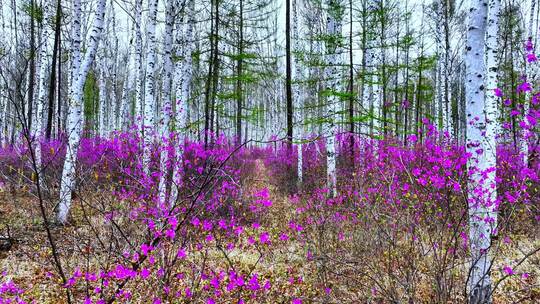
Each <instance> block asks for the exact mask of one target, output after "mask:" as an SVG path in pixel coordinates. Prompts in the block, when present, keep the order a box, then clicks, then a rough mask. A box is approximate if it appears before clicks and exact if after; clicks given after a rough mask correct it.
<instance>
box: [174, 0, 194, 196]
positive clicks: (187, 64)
mask: <svg viewBox="0 0 540 304" xmlns="http://www.w3.org/2000/svg"><path fill="white" fill-rule="evenodd" d="M194 6H195V0H189V2H188V4H187V12H186V15H187V16H188V21H187V27H186V30H185V34H184V37H183V41H184V45H183V48H182V52H181V57H182V58H183V61H178V62H177V63H176V67H175V70H176V73H175V78H176V79H177V80H178V81H176V82H175V86H176V88H175V92H176V94H177V96H176V112H175V126H176V136H177V141H178V142H177V143H176V151H175V154H176V162H175V165H174V167H173V181H174V184H173V187H172V188H171V203H173V204H174V203H175V202H176V199H177V197H178V188H179V187H180V186H181V185H182V177H183V172H182V160H183V153H184V150H183V148H184V136H182V135H181V134H182V132H186V118H187V115H186V113H187V109H188V100H189V95H190V85H191V77H192V73H193V71H192V52H193V44H194V43H193V29H194V26H195V19H194V18H195V17H194V12H195V7H194ZM178 34H182V33H181V32H180V31H178V33H177V41H178V40H180V37H179V35H178Z"/></svg>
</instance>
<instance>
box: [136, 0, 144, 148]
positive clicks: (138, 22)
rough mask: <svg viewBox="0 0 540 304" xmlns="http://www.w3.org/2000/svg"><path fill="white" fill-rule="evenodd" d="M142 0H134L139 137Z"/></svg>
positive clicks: (140, 130) (139, 124)
mask: <svg viewBox="0 0 540 304" xmlns="http://www.w3.org/2000/svg"><path fill="white" fill-rule="evenodd" d="M142 2H143V1H142V0H135V70H136V71H137V76H136V80H135V111H134V112H135V115H134V116H135V120H134V122H135V124H136V125H137V128H138V129H139V132H140V134H139V135H140V136H141V137H142V130H143V128H142V125H143V121H142V118H143V117H142V115H143V113H142V110H143V108H142V107H143V100H142V79H143V66H142V30H141V27H142Z"/></svg>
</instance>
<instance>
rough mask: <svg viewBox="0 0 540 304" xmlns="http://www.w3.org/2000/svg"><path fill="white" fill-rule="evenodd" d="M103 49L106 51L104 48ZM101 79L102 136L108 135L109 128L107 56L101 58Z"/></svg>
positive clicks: (99, 131)
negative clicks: (106, 76) (107, 129)
mask: <svg viewBox="0 0 540 304" xmlns="http://www.w3.org/2000/svg"><path fill="white" fill-rule="evenodd" d="M102 51H105V50H103V49H102ZM100 59H101V60H100V61H101V62H100V64H99V79H98V90H99V99H98V134H99V136H101V137H105V136H106V133H107V131H106V128H107V121H106V120H107V118H106V116H107V84H106V79H105V63H104V62H105V58H103V57H102V58H100Z"/></svg>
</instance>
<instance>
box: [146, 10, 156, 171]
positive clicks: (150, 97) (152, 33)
mask: <svg viewBox="0 0 540 304" xmlns="http://www.w3.org/2000/svg"><path fill="white" fill-rule="evenodd" d="M157 5H158V1H157V0H149V1H148V16H147V17H148V20H147V24H146V26H147V28H146V35H147V39H148V45H147V52H146V79H145V82H144V115H143V138H142V140H143V169H144V171H145V172H146V173H147V174H148V173H149V165H150V153H151V145H152V137H153V135H152V132H153V130H154V102H155V97H154V86H155V78H154V72H155V71H154V69H155V66H156V62H155V60H156V50H155V48H156V23H157Z"/></svg>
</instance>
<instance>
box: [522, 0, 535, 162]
mask: <svg viewBox="0 0 540 304" xmlns="http://www.w3.org/2000/svg"><path fill="white" fill-rule="evenodd" d="M537 1H538V0H531V7H530V15H529V25H528V39H530V41H531V43H532V44H533V50H532V52H534V51H535V50H536V49H537V48H536V40H537V39H536V36H535V35H534V33H535V31H536V29H535V28H534V25H535V24H536V23H537V22H536V10H535V7H536V2H537ZM526 64H528V66H526V72H525V75H526V80H527V82H529V83H531V84H532V83H535V81H536V80H537V76H538V62H537V61H535V62H531V63H526ZM530 100H531V92H530V91H529V92H526V93H525V102H524V104H523V122H525V124H526V125H528V123H527V119H526V115H527V114H528V113H529V108H530V104H529V101H530ZM529 133H530V131H529V130H527V129H523V130H521V141H520V145H519V150H520V153H521V156H522V159H523V164H524V165H525V166H528V163H529V138H528V137H529Z"/></svg>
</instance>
